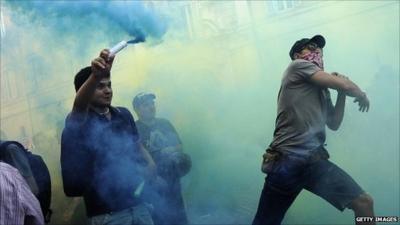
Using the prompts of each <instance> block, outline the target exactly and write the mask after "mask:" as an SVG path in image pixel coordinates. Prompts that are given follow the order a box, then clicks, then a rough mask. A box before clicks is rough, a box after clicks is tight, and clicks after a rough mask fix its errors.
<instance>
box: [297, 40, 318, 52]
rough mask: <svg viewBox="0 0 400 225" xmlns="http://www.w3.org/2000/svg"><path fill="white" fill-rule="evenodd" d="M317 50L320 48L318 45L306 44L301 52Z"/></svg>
mask: <svg viewBox="0 0 400 225" xmlns="http://www.w3.org/2000/svg"><path fill="white" fill-rule="evenodd" d="M317 48H319V47H318V45H317V44H315V43H313V42H311V43H308V44H306V45H305V46H304V47H303V48H302V49H301V50H303V49H308V50H310V51H315V50H317Z"/></svg>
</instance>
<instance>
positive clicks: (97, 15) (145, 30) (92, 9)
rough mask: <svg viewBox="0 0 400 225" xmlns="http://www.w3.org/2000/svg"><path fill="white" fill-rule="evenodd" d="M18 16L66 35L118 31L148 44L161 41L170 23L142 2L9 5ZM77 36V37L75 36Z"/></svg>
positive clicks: (27, 2) (36, 2) (60, 2)
mask: <svg viewBox="0 0 400 225" xmlns="http://www.w3.org/2000/svg"><path fill="white" fill-rule="evenodd" d="M7 4H8V5H9V6H10V7H12V8H13V9H14V10H15V12H16V13H18V12H19V13H22V14H24V15H26V16H28V17H29V20H34V21H35V22H38V23H40V24H43V25H46V26H51V27H52V28H55V30H58V31H60V32H62V33H65V32H66V33H68V32H73V33H75V32H79V31H80V30H88V29H89V30H92V31H95V30H103V31H105V32H106V33H107V34H108V35H110V36H112V35H114V33H115V32H118V31H117V30H115V28H118V29H120V30H122V31H123V32H125V33H126V34H128V35H130V36H132V37H135V39H136V40H142V41H144V40H145V38H146V37H152V38H154V39H161V38H162V36H163V35H164V34H165V32H166V28H167V26H166V22H165V20H162V19H161V18H160V17H159V16H157V15H156V14H155V13H154V12H153V11H152V10H150V9H148V8H146V7H145V5H144V4H143V2H142V1H15V0H14V1H12V0H10V1H7ZM75 35H76V33H75Z"/></svg>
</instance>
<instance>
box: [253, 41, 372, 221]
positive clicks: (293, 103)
mask: <svg viewBox="0 0 400 225" xmlns="http://www.w3.org/2000/svg"><path fill="white" fill-rule="evenodd" d="M324 46H325V38H324V37H322V36H321V35H316V36H314V37H312V38H311V39H310V38H303V39H301V40H298V41H296V42H295V43H294V45H293V46H292V48H291V49H290V52H289V55H290V58H291V59H292V62H291V63H290V64H289V66H288V68H287V69H286V71H285V72H284V75H283V79H282V83H281V88H280V91H279V95H278V112H277V113H278V114H277V118H276V127H275V131H274V138H273V141H272V143H271V144H270V146H269V147H268V149H267V150H266V153H265V154H264V155H263V163H262V171H263V172H264V173H266V174H267V177H266V178H265V184H264V188H263V191H262V193H261V197H260V202H259V205H258V209H257V213H256V215H255V218H254V221H253V224H263V225H267V224H271V225H277V224H281V221H282V219H283V217H284V215H285V213H286V211H287V210H288V208H289V207H290V205H291V204H292V203H293V201H294V200H295V198H296V197H297V195H298V194H299V193H300V192H301V190H303V189H306V190H308V191H310V192H312V193H314V194H316V195H318V196H320V197H321V198H323V199H325V200H326V201H328V202H329V203H330V204H331V205H333V206H334V207H336V208H337V209H338V210H341V211H343V210H344V209H345V208H350V209H352V210H353V211H354V213H355V216H373V201H372V198H371V196H369V195H368V194H367V193H365V191H364V190H363V189H362V188H361V187H360V186H359V185H358V184H357V183H356V182H355V181H354V180H353V179H352V177H351V176H350V175H348V174H347V173H346V172H345V171H343V170H342V169H341V168H339V167H338V166H336V165H335V164H333V163H332V162H331V161H329V160H328V158H329V154H328V152H327V150H326V149H325V148H324V146H325V126H327V127H328V128H330V129H331V130H337V129H338V128H339V126H340V124H341V122H342V119H343V114H344V107H345V100H346V96H349V97H354V98H355V100H354V102H357V103H358V105H359V110H360V111H361V112H367V111H368V109H369V100H368V98H367V95H366V94H365V93H364V92H363V91H361V89H360V88H359V87H358V86H357V85H356V84H354V83H353V82H352V81H350V80H349V79H348V78H347V77H345V76H343V75H341V74H338V73H331V74H329V73H327V72H325V71H324V63H323V51H322V49H323V47H324ZM329 89H334V90H336V91H337V92H338V95H337V100H336V104H335V105H333V104H332V101H331V98H330V93H329ZM360 224H361V223H360ZM364 224H374V223H373V222H371V223H364Z"/></svg>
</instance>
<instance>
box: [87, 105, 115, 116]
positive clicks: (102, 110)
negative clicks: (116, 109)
mask: <svg viewBox="0 0 400 225" xmlns="http://www.w3.org/2000/svg"><path fill="white" fill-rule="evenodd" d="M91 108H92V109H93V111H95V112H96V113H97V114H99V115H102V116H105V117H107V118H108V119H110V118H111V113H110V107H109V106H106V107H97V106H93V105H92V106H91Z"/></svg>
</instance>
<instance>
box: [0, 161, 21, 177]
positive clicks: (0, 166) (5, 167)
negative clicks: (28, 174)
mask: <svg viewBox="0 0 400 225" xmlns="http://www.w3.org/2000/svg"><path fill="white" fill-rule="evenodd" d="M0 171H2V172H4V173H8V174H15V175H16V174H19V172H18V170H17V169H16V168H14V167H13V166H11V165H10V164H8V163H5V162H1V161H0Z"/></svg>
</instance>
